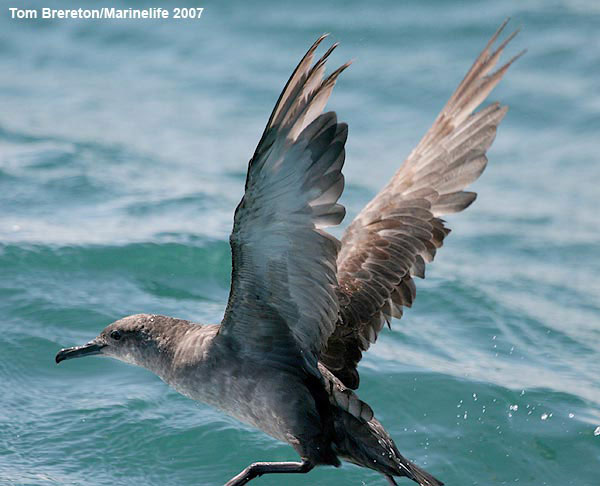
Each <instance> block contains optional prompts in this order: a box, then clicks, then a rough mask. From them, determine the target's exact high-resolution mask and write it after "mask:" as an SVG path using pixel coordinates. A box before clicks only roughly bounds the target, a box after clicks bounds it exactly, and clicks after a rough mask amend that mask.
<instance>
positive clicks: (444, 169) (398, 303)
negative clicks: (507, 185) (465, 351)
mask: <svg viewBox="0 0 600 486" xmlns="http://www.w3.org/2000/svg"><path fill="white" fill-rule="evenodd" d="M505 25H506V22H504V24H503V25H502V26H501V27H500V29H498V31H497V32H496V33H495V34H494V36H493V37H492V38H491V40H490V41H489V42H488V44H487V45H486V47H485V49H484V50H483V51H482V52H481V54H480V55H479V57H478V58H477V59H476V60H475V63H474V64H473V66H472V67H471V69H470V70H469V72H468V73H467V75H466V76H465V78H464V79H463V81H462V82H461V83H460V85H459V86H458V88H457V89H456V91H455V92H454V94H453V95H452V97H451V98H450V100H449V101H448V103H447V104H446V106H445V107H444V109H443V110H442V112H441V113H440V114H439V115H438V117H437V118H436V120H435V122H434V123H433V126H432V127H431V128H430V129H429V131H428V132H427V133H426V134H425V136H424V137H423V139H422V140H421V142H420V143H419V144H418V145H417V147H416V148H415V149H414V150H413V151H412V152H411V154H410V155H409V156H408V158H407V159H406V161H405V162H404V164H402V166H401V167H400V169H399V170H398V172H397V173H396V174H395V175H394V177H393V178H392V180H391V181H390V182H389V183H388V185H387V186H386V187H385V188H384V189H383V190H382V191H381V192H380V193H379V194H377V196H375V198H374V199H373V200H372V201H371V202H370V203H369V204H368V205H367V206H366V207H365V208H364V209H363V210H362V211H361V212H360V214H359V215H358V216H357V217H356V219H355V220H354V221H353V222H352V224H351V225H350V226H349V227H348V229H347V230H346V232H345V234H344V236H343V238H342V249H341V251H340V253H339V255H338V259H337V265H338V275H337V276H338V281H339V289H338V299H339V303H340V320H339V322H338V324H337V327H336V329H335V331H334V333H333V334H332V335H331V337H330V338H329V341H328V343H327V348H326V350H325V351H324V352H323V354H322V355H321V361H322V362H323V364H324V365H325V366H326V367H327V368H328V369H329V370H330V371H331V372H332V373H334V374H335V375H336V376H337V377H338V378H339V379H340V380H341V381H342V382H343V383H344V384H345V385H346V386H348V387H349V388H353V389H355V388H357V387H358V384H359V377H358V372H357V370H356V366H357V364H358V362H359V361H360V359H361V357H362V352H363V351H366V350H367V349H368V348H369V346H370V344H371V343H373V342H375V340H376V339H377V335H378V333H379V331H380V330H381V329H382V327H383V324H384V322H388V324H389V322H390V320H391V318H392V317H398V318H399V317H401V316H402V308H403V307H404V306H407V307H410V306H411V304H412V302H413V300H414V298H415V284H414V282H413V277H421V278H424V276H425V262H431V261H432V260H433V258H434V256H435V253H436V250H437V249H438V248H440V247H441V246H442V242H443V240H444V238H445V236H446V235H447V234H448V233H449V232H450V230H449V229H447V228H446V227H445V226H444V221H443V220H442V219H440V216H442V215H444V214H449V213H455V212H459V211H462V210H463V209H465V208H466V207H468V206H469V205H470V204H471V203H472V202H473V201H474V200H475V197H476V194H475V193H474V192H466V191H464V189H465V187H466V186H468V185H469V184H471V183H472V182H473V181H475V180H476V179H477V178H478V177H479V176H480V175H481V173H482V172H483V170H484V168H485V166H486V163H487V158H486V156H485V153H486V151H487V149H488V148H489V147H490V145H491V144H492V141H493V140H494V137H495V135H496V127H497V126H498V124H499V123H500V121H501V120H502V118H503V117H504V115H505V114H506V111H507V107H505V106H500V105H499V104H498V103H493V104H491V105H489V106H487V107H486V108H484V109H482V110H481V111H479V112H477V113H474V114H473V110H475V109H476V108H477V107H478V106H479V105H480V104H481V103H482V102H483V101H484V100H485V98H486V97H487V96H488V94H489V93H490V91H492V89H493V88H494V87H495V86H496V85H497V84H498V82H499V81H500V79H502V76H503V75H504V73H505V72H506V70H507V69H508V67H509V66H510V65H511V63H512V62H513V61H514V60H515V59H516V57H515V58H513V59H511V60H510V61H509V62H508V63H507V64H505V65H504V66H502V67H501V68H499V69H498V70H497V71H495V72H493V73H491V71H492V68H493V67H494V65H495V64H496V62H497V61H498V58H499V57H500V54H501V53H502V51H503V49H504V47H505V46H506V44H507V43H508V42H509V41H510V40H511V39H512V38H513V37H514V35H515V34H516V32H515V33H513V34H512V35H511V36H509V37H508V38H507V39H506V40H505V41H504V42H503V43H502V44H501V45H500V46H499V47H498V49H496V50H495V51H493V52H492V51H491V46H492V44H493V43H494V42H495V41H496V39H497V38H498V36H499V34H500V32H501V31H502V29H503V28H504V26H505ZM519 55H521V54H519ZM517 57H518V56H517Z"/></svg>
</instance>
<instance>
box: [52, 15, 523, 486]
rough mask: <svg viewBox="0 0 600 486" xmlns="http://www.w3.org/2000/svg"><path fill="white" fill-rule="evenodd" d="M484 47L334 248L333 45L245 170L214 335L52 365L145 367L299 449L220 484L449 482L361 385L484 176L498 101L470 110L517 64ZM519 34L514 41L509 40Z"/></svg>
mask: <svg viewBox="0 0 600 486" xmlns="http://www.w3.org/2000/svg"><path fill="white" fill-rule="evenodd" d="M503 27H504V25H502V27H501V28H500V29H499V31H498V32H497V33H496V34H495V35H494V37H493V38H492V39H491V40H490V42H489V43H488V45H487V46H486V48H485V49H484V51H483V52H482V53H481V55H480V56H479V57H478V58H477V60H476V61H475V64H474V65H473V67H472V68H471V69H470V71H469V72H468V74H467V76H466V77H465V79H464V80H463V82H462V83H461V84H460V86H459V87H458V89H457V91H456V92H455V93H454V94H453V95H452V97H451V98H450V100H449V101H448V104H447V105H446V107H445V108H444V109H443V111H442V113H441V114H440V115H439V116H438V118H437V119H436V121H435V123H434V125H433V126H432V128H431V129H430V130H429V132H428V133H427V134H426V135H425V137H424V138H423V140H421V142H420V143H419V145H418V146H417V147H416V148H415V150H413V152H412V153H411V154H410V155H409V157H408V159H407V160H406V161H405V162H404V164H403V165H402V166H401V167H400V169H399V170H398V172H397V173H396V175H395V176H394V177H393V179H392V180H391V181H390V183H389V184H388V185H387V186H386V187H385V188H384V189H383V190H382V191H381V192H380V193H379V194H378V195H377V196H376V197H375V198H374V199H373V200H372V201H371V202H370V203H369V204H368V205H367V206H366V207H365V208H364V209H363V211H361V213H360V214H359V215H358V216H357V217H356V219H355V220H354V221H353V222H352V224H351V225H350V226H349V228H348V229H347V231H346V233H345V234H344V237H343V238H342V241H341V243H340V242H339V241H337V240H336V239H335V238H334V237H333V236H331V235H329V234H328V233H326V232H324V231H323V230H322V228H323V227H325V226H330V225H336V224H339V223H340V222H341V221H342V219H343V217H344V214H345V210H344V208H343V206H341V205H340V204H338V202H337V201H338V199H339V197H340V195H341V193H342V190H343V187H344V178H343V175H342V172H341V170H342V167H343V164H344V158H345V151H344V145H345V142H346V138H347V133H348V128H347V126H346V124H344V123H339V122H338V121H337V117H336V115H335V113H333V112H329V113H322V112H323V109H324V107H325V104H326V102H327V100H328V98H329V96H330V94H331V91H332V90H333V87H334V85H335V82H336V80H337V78H338V76H339V75H340V73H341V72H342V71H343V70H344V69H345V68H346V67H348V64H345V65H343V66H342V67H340V68H339V69H338V70H336V71H334V72H333V74H331V75H330V76H329V77H327V78H325V79H323V74H324V70H325V62H326V60H327V58H328V56H329V54H330V53H331V51H332V50H333V49H334V48H335V45H334V46H332V47H331V48H330V49H329V50H328V51H327V52H326V53H325V55H324V56H323V57H322V58H320V59H319V60H318V61H317V62H316V63H315V64H314V65H313V57H314V53H315V51H316V49H317V47H318V45H319V44H320V43H321V42H322V40H323V39H324V37H325V36H323V37H321V38H320V39H318V40H317V42H316V43H315V44H314V45H313V46H312V47H311V48H310V49H309V51H308V52H307V54H306V55H305V56H304V58H303V59H302V60H301V62H300V64H299V65H298V67H297V68H296V70H295V71H294V73H293V74H292V76H291V78H290V80H289V81H288V83H287V85H286V86H285V88H284V90H283V92H282V94H281V96H280V98H279V100H278V102H277V104H276V105H275V108H274V110H273V113H272V114H271V117H270V118H269V121H268V123H267V127H266V128H265V131H264V133H263V135H262V137H261V140H260V142H259V144H258V146H257V148H256V151H255V153H254V156H253V157H252V159H251V161H250V163H249V166H248V176H247V179H246V191H245V194H244V197H243V199H242V200H241V202H240V204H239V205H238V207H237V209H236V212H235V219H234V227H233V232H232V234H231V238H230V241H231V249H232V260H233V271H232V280H231V292H230V296H229V302H228V304H227V309H226V311H225V316H224V318H223V321H222V323H221V324H220V325H210V326H199V325H195V324H192V323H190V322H188V321H184V320H181V319H173V318H170V317H164V316H155V315H147V314H139V315H134V316H129V317H126V318H123V319H121V320H119V321H116V322H114V323H113V324H111V325H109V326H108V327H107V328H106V329H104V331H102V333H101V334H100V335H99V336H98V337H97V338H95V339H94V340H92V341H90V342H89V343H88V344H86V345H84V346H78V347H74V348H68V349H63V350H61V351H60V352H59V353H58V354H57V356H56V361H57V362H60V361H62V360H65V359H69V358H74V357H80V356H87V355H105V356H110V357H113V358H117V359H120V360H122V361H126V362H129V363H132V364H136V365H139V366H143V367H145V368H147V369H149V370H151V371H153V372H154V373H156V374H157V375H158V376H159V377H161V378H162V379H163V380H164V381H165V382H166V383H168V384H169V385H171V386H172V387H173V388H175V389H176V390H177V391H179V392H180V393H182V394H184V395H186V396H188V397H190V398H192V399H194V400H198V401H202V402H205V403H208V404H210V405H212V406H215V407H217V408H219V409H221V410H223V411H224V412H226V413H228V414H230V415H232V416H234V417H236V418H238V419H240V420H241V421H244V422H246V423H249V424H251V425H254V426H256V427H257V428H259V429H261V430H263V431H265V432H266V433H268V434H270V435H272V436H273V437H275V438H277V439H280V440H282V441H285V442H288V443H289V444H290V445H292V446H293V447H294V448H295V449H296V451H297V452H298V454H299V455H300V457H301V458H302V461H301V462H285V463H281V462H280V463H255V464H252V465H250V466H249V467H248V468H246V469H245V470H244V471H242V472H241V473H240V474H239V475H237V476H236V477H234V478H233V479H231V480H230V481H229V482H227V485H226V486H240V485H243V484H246V483H247V482H248V481H250V480H252V479H253V478H255V477H257V476H260V475H262V474H268V473H306V472H308V471H310V470H311V469H312V468H313V467H314V466H316V465H320V464H328V465H334V466H338V465H339V464H340V460H341V459H342V460H346V461H349V462H352V463H355V464H358V465H360V466H363V467H367V468H370V469H373V470H375V471H379V472H381V473H382V474H384V475H385V477H386V478H387V480H388V482H389V483H390V484H396V483H395V480H394V477H400V476H406V477H408V478H410V479H412V480H414V481H415V482H417V483H419V484H420V485H422V486H438V485H441V484H442V483H441V481H439V480H437V479H436V478H434V477H433V476H431V475H430V474H429V473H427V472H425V471H423V470H422V469H420V468H419V467H417V466H416V465H415V464H413V463H411V462H410V461H408V460H407V459H406V458H404V457H403V456H402V455H401V454H400V452H399V451H398V449H397V447H396V445H395V444H394V441H393V440H392V439H391V437H390V436H389V434H388V433H387V432H386V431H385V429H384V428H383V426H382V425H381V424H380V423H379V422H378V421H377V419H376V418H375V417H374V414H373V410H372V409H371V408H370V407H369V406H368V405H367V404H366V403H365V402H363V401H361V400H360V399H359V398H358V396H357V395H356V393H355V392H354V391H353V389H356V388H357V387H358V382H359V380H358V373H357V370H356V366H357V364H358V362H359V361H360V358H361V356H362V352H363V351H365V350H367V349H368V347H369V345H370V344H371V343H373V342H375V340H376V338H377V334H378V333H379V331H380V330H381V328H382V326H383V323H384V322H386V321H387V322H388V323H389V322H390V320H391V318H392V317H400V316H401V315H402V308H403V306H410V305H411V304H412V302H413V300H414V298H415V285H414V282H413V277H415V276H418V277H423V276H424V270H425V262H430V261H431V260H432V259H433V257H434V255H435V252H436V250H437V249H438V248H439V247H441V245H442V242H443V239H444V237H445V236H446V235H447V234H448V232H449V230H448V229H446V228H445V226H444V222H443V220H441V219H440V218H439V217H440V216H441V215H444V214H448V213H453V212H458V211H462V210H463V209H465V208H466V207H467V206H468V205H469V204H471V203H472V202H473V200H474V199H475V194H474V193H471V192H465V191H464V189H465V187H466V186H467V185H468V184H470V183H471V182H473V181H474V180H475V179H477V177H478V176H479V175H480V174H481V172H482V171H483V169H484V168H485V165H486V162H487V159H486V157H485V152H486V150H487V149H488V147H489V146H490V144H491V143H492V141H493V139H494V136H495V133H496V127H497V125H498V124H499V123H500V121H501V119H502V117H503V116H504V115H505V113H506V108H505V107H500V105H498V104H497V103H496V104H492V105H490V106H488V107H486V108H484V109H483V110H481V111H479V112H477V113H475V114H473V113H472V112H473V110H475V109H476V108H477V107H478V106H479V104H480V103H481V102H482V101H483V100H484V99H485V98H486V97H487V95H488V94H489V92H490V91H491V90H492V89H493V88H494V86H495V85H496V84H497V83H498V82H499V80H500V79H501V77H502V76H503V74H504V73H505V72H506V70H507V69H508V66H509V65H510V64H511V63H512V62H513V60H514V59H513V60H511V61H509V63H507V64H505V65H504V66H503V67H501V68H500V69H499V70H498V71H496V72H494V73H492V72H491V70H492V68H493V66H494V64H495V63H496V62H497V60H498V58H499V56H500V54H501V52H502V50H503V48H504V47H505V45H506V43H507V42H508V41H509V40H510V39H511V38H512V36H510V37H509V38H508V39H507V40H506V41H505V42H504V43H503V44H502V45H501V46H500V47H499V48H498V49H497V50H496V51H494V52H492V51H491V45H492V43H493V42H494V41H495V40H496V39H497V37H498V35H499V34H500V31H501V30H502V28H503ZM513 35H514V34H513Z"/></svg>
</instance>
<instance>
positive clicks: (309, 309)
mask: <svg viewBox="0 0 600 486" xmlns="http://www.w3.org/2000/svg"><path fill="white" fill-rule="evenodd" d="M324 37H325V36H322V37H321V38H320V39H318V40H317V42H315V44H314V45H313V46H312V47H311V48H310V49H309V51H308V52H307V53H306V55H305V56H304V58H303V59H302V60H301V61H300V64H299V65H298V67H297V68H296V70H295V71H294V73H293V74H292V76H291V78H290V79H289V81H288V83H287V85H286V86H285V88H284V90H283V92H282V94H281V96H280V98H279V100H278V101H277V104H276V105H275V108H274V110H273V113H272V114H271V117H270V119H269V122H268V123H267V127H266V128H265V131H264V133H263V135H262V138H261V140H260V142H259V144H258V146H257V148H256V152H255V153H254V156H253V157H252V160H250V163H249V166H248V175H247V179H246V191H245V194H244V197H243V198H242V200H241V202H240V203H239V205H238V207H237V209H236V211H235V218H234V225H233V232H232V233H231V237H230V243H231V252H232V261H233V270H232V278H231V291H230V294H229V302H228V304H227V309H226V311H225V316H224V318H223V322H222V326H221V328H220V331H219V335H218V339H220V340H224V341H226V342H227V343H228V345H229V346H231V347H233V348H235V349H236V351H237V353H238V355H239V356H241V357H242V358H245V359H247V358H250V359H252V360H254V361H256V360H260V361H261V362H263V361H265V360H266V361H269V362H271V363H272V364H274V365H278V366H282V367H284V366H289V367H295V368H297V366H298V363H299V362H302V363H308V364H309V365H311V366H312V367H313V368H312V369H313V370H316V367H317V359H318V355H319V354H320V352H321V351H322V349H323V347H324V344H325V343H326V341H327V338H328V337H329V335H330V334H331V332H332V331H333V329H334V327H335V322H336V320H337V316H338V303H337V297H336V292H335V289H336V287H337V280H336V263H335V262H336V256H337V253H338V250H339V246H340V244H339V241H338V240H337V239H336V238H334V237H333V236H331V235H329V234H328V233H326V232H324V231H322V230H321V228H322V227H324V226H329V225H337V224H339V223H340V222H341V221H342V219H343V218H344V215H345V209H344V207H343V206H341V205H339V204H337V200H338V198H339V197H340V195H341V193H342V190H343V188H344V178H343V175H342V173H341V169H342V166H343V164H344V158H345V151H344V144H345V142H346V138H347V133H348V127H347V125H346V124H345V123H338V121H337V117H336V115H335V113H333V112H328V113H324V114H322V111H323V109H324V107H325V104H326V102H327V100H328V98H329V96H330V94H331V92H332V90H333V87H334V85H335V82H336V79H337V78H338V76H339V74H340V73H341V72H342V71H343V70H344V69H345V68H346V67H347V66H348V65H349V63H348V64H344V65H343V66H341V67H340V68H339V69H337V70H336V71H334V72H333V73H332V74H331V75H330V76H329V77H327V78H325V79H323V73H324V71H325V61H326V59H327V57H328V56H329V54H330V53H331V52H332V51H333V49H334V48H335V47H336V45H335V44H334V45H333V46H332V47H331V48H330V49H329V50H328V51H327V52H326V53H325V55H324V56H323V57H322V58H321V59H319V60H318V61H317V62H316V63H315V64H314V65H312V61H313V56H314V53H315V50H316V49H317V46H318V45H319V43H320V42H321V41H322V40H323V39H324Z"/></svg>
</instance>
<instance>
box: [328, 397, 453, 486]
mask: <svg viewBox="0 0 600 486" xmlns="http://www.w3.org/2000/svg"><path fill="white" fill-rule="evenodd" d="M334 423H335V433H336V453H337V454H338V455H339V456H340V457H341V458H342V459H344V460H346V461H348V462H352V463H354V464H357V465H359V466H363V467H368V468H369V469H373V470H375V471H378V472H380V473H382V474H384V475H385V476H386V477H387V479H388V481H389V482H390V484H396V483H395V481H394V479H393V478H394V476H404V477H407V478H409V479H412V480H413V481H414V482H415V483H418V484H419V485H420V486H442V485H443V484H444V483H443V482H442V481H440V480H439V479H437V478H435V477H434V476H432V475H431V474H429V473H428V472H427V471H425V470H423V469H421V468H420V467H418V466H417V465H416V464H414V463H412V462H411V461H409V460H408V459H406V458H405V457H404V456H403V455H402V454H400V452H399V451H398V448H397V447H396V444H394V441H393V440H392V438H391V437H390V436H389V434H388V433H387V432H386V430H385V429H384V428H383V426H382V425H381V424H380V423H379V421H378V420H377V419H376V418H375V417H372V418H371V419H370V420H368V421H365V420H361V419H360V417H358V418H357V417H356V416H355V415H354V414H352V413H350V412H348V411H345V410H342V409H340V408H337V409H336V411H335V417H334Z"/></svg>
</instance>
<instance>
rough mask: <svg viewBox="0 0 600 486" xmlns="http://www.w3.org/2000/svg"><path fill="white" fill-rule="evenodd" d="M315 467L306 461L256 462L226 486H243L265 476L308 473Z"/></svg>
mask: <svg viewBox="0 0 600 486" xmlns="http://www.w3.org/2000/svg"><path fill="white" fill-rule="evenodd" d="M314 467H315V465H314V464H312V463H311V462H309V461H304V460H303V461H302V462H255V463H254V464H250V465H249V466H248V467H247V468H246V469H244V470H243V471H242V472H241V473H239V474H238V475H237V476H236V477H234V478H232V479H230V480H229V481H228V482H227V484H226V485H225V486H242V485H243V484H246V483H248V482H249V481H252V480H253V479H254V478H257V477H259V476H262V475H263V474H277V473H279V474H281V473H307V472H308V471H310V470H311V469H313V468H314Z"/></svg>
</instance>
